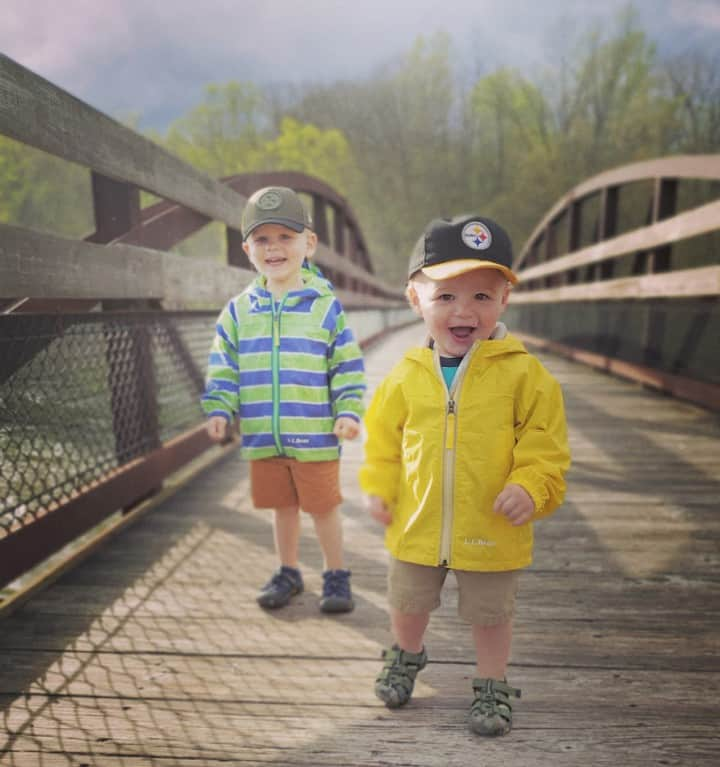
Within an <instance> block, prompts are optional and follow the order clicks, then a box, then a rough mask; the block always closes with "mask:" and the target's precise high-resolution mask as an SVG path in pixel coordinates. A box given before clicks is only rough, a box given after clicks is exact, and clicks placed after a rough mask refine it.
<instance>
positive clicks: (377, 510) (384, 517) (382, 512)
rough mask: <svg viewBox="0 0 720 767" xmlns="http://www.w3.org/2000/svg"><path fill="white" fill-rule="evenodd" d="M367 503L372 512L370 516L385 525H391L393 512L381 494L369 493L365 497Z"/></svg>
mask: <svg viewBox="0 0 720 767" xmlns="http://www.w3.org/2000/svg"><path fill="white" fill-rule="evenodd" d="M365 505H366V506H367V510H368V511H369V512H370V516H371V517H372V518H373V519H374V520H375V521H376V522H381V523H382V524H383V525H389V524H390V523H391V522H392V514H391V513H390V512H389V511H388V507H387V506H386V505H385V501H383V499H382V498H381V497H380V496H379V495H368V496H367V498H366V499H365Z"/></svg>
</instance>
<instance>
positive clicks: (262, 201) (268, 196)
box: [255, 189, 282, 210]
mask: <svg viewBox="0 0 720 767" xmlns="http://www.w3.org/2000/svg"><path fill="white" fill-rule="evenodd" d="M255 204H256V205H257V206H258V208H260V210H275V209H276V208H279V207H280V206H281V205H282V197H281V196H280V194H279V193H278V192H276V191H275V190H274V189H271V190H270V191H269V192H265V194H263V195H261V196H260V197H259V198H258V201H257V202H256V203H255Z"/></svg>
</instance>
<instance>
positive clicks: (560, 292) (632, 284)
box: [511, 266, 720, 304]
mask: <svg viewBox="0 0 720 767" xmlns="http://www.w3.org/2000/svg"><path fill="white" fill-rule="evenodd" d="M718 294H720V266H701V267H698V268H697V269H682V270H679V271H676V272H662V273H660V274H644V275H639V276H637V277H620V278H619V279H616V280H602V281H599V282H584V283H582V284H579V285H562V286H560V287H557V288H545V289H544V290H528V291H524V292H523V291H520V290H518V291H515V292H513V296H512V299H511V300H512V302H513V303H514V304H532V303H547V302H549V301H552V302H556V301H586V300H592V301H597V300H619V299H628V298H638V299H647V298H699V297H701V296H717V295H718Z"/></svg>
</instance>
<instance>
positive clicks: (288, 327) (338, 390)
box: [202, 270, 366, 461]
mask: <svg viewBox="0 0 720 767" xmlns="http://www.w3.org/2000/svg"><path fill="white" fill-rule="evenodd" d="M303 282H304V285H303V287H302V288H301V289H300V290H294V291H290V292H289V293H287V294H286V295H285V296H284V297H283V298H282V299H281V300H279V301H278V300H273V297H272V294H271V293H270V292H269V291H268V290H266V288H265V287H264V278H263V277H258V278H257V279H256V280H255V281H254V282H253V283H252V284H251V285H250V286H249V287H248V288H246V289H245V290H244V291H243V292H242V293H241V294H240V295H238V296H236V297H235V298H233V299H231V300H230V301H229V303H228V304H227V306H226V307H225V308H224V309H223V311H222V312H221V313H220V316H219V317H218V321H217V325H216V333H215V340H214V341H213V345H212V349H211V351H210V359H209V364H208V374H207V381H206V387H205V393H204V395H203V397H202V405H203V409H204V411H205V413H206V414H207V415H208V416H213V415H221V416H224V417H225V418H227V419H229V420H230V419H232V418H233V416H235V415H239V417H240V431H241V434H242V443H241V451H242V455H243V457H244V458H248V459H250V460H257V459H260V458H268V457H270V456H277V455H283V456H288V457H291V458H296V459H298V460H300V461H328V460H333V459H335V458H337V457H338V456H339V455H340V445H339V441H338V439H337V437H336V436H335V435H334V434H333V431H332V430H333V426H334V424H335V419H336V418H339V417H340V416H347V417H349V418H353V419H355V420H357V421H359V420H360V419H361V417H362V415H363V412H364V404H363V394H364V392H365V388H366V384H365V370H364V365H363V359H362V354H361V352H360V348H359V346H358V344H357V342H356V340H355V337H354V335H353V333H352V331H351V330H350V328H349V327H348V326H347V324H346V318H345V313H344V312H343V309H342V306H341V305H340V302H339V301H338V299H337V297H336V296H335V294H334V293H333V292H332V289H331V287H330V285H329V283H328V282H327V280H325V279H324V278H322V277H320V276H317V275H315V274H312V273H311V272H310V271H308V270H303Z"/></svg>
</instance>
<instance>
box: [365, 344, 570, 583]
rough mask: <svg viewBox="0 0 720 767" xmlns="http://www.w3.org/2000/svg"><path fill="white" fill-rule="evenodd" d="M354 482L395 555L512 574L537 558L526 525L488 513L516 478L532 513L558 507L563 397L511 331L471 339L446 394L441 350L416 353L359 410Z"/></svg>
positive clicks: (563, 462) (566, 456)
mask: <svg viewBox="0 0 720 767" xmlns="http://www.w3.org/2000/svg"><path fill="white" fill-rule="evenodd" d="M365 424H366V429H367V442H366V445H365V462H364V464H363V466H362V468H361V469H360V486H361V487H362V489H363V491H364V492H365V493H366V494H368V495H377V496H380V497H381V498H382V499H383V500H384V501H385V503H386V504H387V505H388V508H389V509H390V511H391V513H392V522H391V523H390V525H389V526H388V528H387V532H386V536H385V543H386V546H387V548H388V550H389V551H390V553H391V554H392V555H393V556H394V557H395V558H397V559H400V560H403V561H406V562H415V563H417V564H421V565H434V566H438V565H440V566H445V567H450V568H453V569H457V570H478V571H483V570H485V571H489V570H515V569H518V568H521V567H526V566H527V565H529V564H530V562H531V561H532V547H533V529H532V524H531V523H530V524H526V525H521V526H519V527H514V526H513V525H511V524H510V523H509V522H508V521H507V520H506V518H505V517H504V516H502V515H500V514H496V513H495V512H494V511H493V504H494V502H495V499H496V498H497V496H498V494H499V493H500V491H501V490H502V489H503V488H504V487H505V485H507V484H510V483H516V484H518V485H522V487H523V488H525V490H527V492H528V493H529V494H530V496H531V497H532V499H533V501H534V502H535V519H538V518H540V517H544V516H547V515H548V514H550V513H551V512H553V511H554V510H555V509H556V508H557V507H558V506H559V505H560V503H561V502H562V499H563V496H564V493H565V481H564V474H565V472H566V471H567V469H568V467H569V465H570V452H569V449H568V443H567V432H566V425H565V412H564V407H563V399H562V392H561V390H560V386H559V384H558V383H557V381H556V380H555V379H554V378H553V377H552V376H551V375H550V373H549V372H548V371H547V370H546V369H545V368H544V367H543V366H542V364H541V363H540V362H539V360H538V359H537V358H535V357H534V356H532V355H531V354H528V352H527V351H526V349H525V347H524V346H523V344H522V343H521V342H520V341H519V340H518V339H516V338H514V337H513V336H511V335H508V336H506V337H505V338H503V339H500V340H488V341H482V342H476V343H475V344H474V345H473V347H472V348H471V350H470V351H469V352H468V353H467V355H466V356H465V358H464V359H463V361H462V363H461V365H460V367H459V368H458V372H457V374H456V376H455V380H454V381H453V384H452V387H451V389H450V391H449V392H448V389H447V386H446V385H445V381H444V380H443V377H442V373H441V371H440V361H439V358H438V355H437V352H436V351H433V350H432V349H430V348H415V349H411V350H410V351H408V352H407V353H406V354H405V357H404V358H403V359H402V360H401V361H400V362H399V363H397V364H396V365H395V367H394V368H393V369H392V371H391V372H390V373H389V375H388V376H387V377H386V378H385V380H384V381H383V382H382V383H381V384H380V386H379V388H378V389H377V391H376V392H375V395H374V397H373V399H372V402H371V404H370V407H369V408H368V411H367V414H366V416H365Z"/></svg>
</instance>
